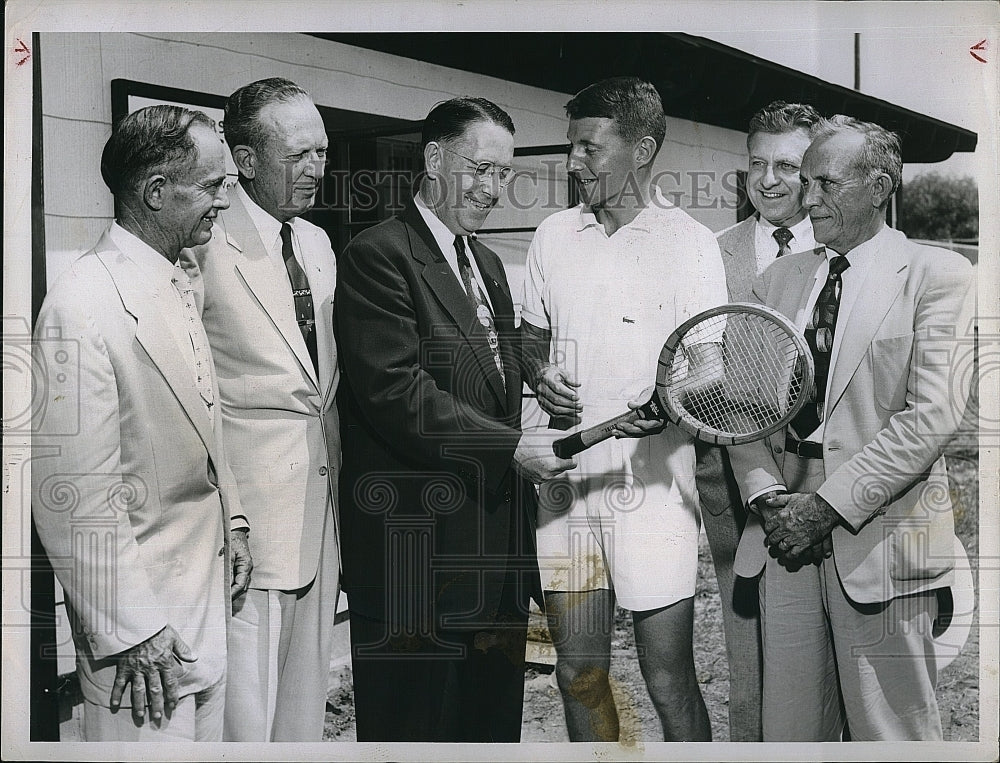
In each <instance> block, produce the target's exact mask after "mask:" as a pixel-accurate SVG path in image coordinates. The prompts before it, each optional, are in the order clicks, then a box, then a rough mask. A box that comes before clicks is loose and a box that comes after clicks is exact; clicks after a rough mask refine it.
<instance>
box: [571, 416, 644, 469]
mask: <svg viewBox="0 0 1000 763" xmlns="http://www.w3.org/2000/svg"><path fill="white" fill-rule="evenodd" d="M644 418H646V416H644V415H643V412H642V410H641V409H639V410H634V411H629V412H628V413H623V414H622V415H621V416H615V417H614V418H613V419H608V420H607V421H605V422H603V423H601V424H597V425H595V426H592V427H590V428H589V429H583V430H581V431H579V432H577V433H576V434H571V435H570V436H569V437H562V438H560V439H558V440H556V441H555V442H554V443H552V452H553V453H555V454H556V455H557V456H559V458H572V457H573V456H575V455H576V454H577V453H580V452H581V451H584V450H586V449H587V448H589V447H590V446H591V445H596V444H597V443H599V442H603V441H604V440H607V439H608V438H609V437H611V435H613V434H614V431H615V427H616V426H617V425H618V424H621V423H623V422H626V421H628V422H632V421H638V420H639V419H644Z"/></svg>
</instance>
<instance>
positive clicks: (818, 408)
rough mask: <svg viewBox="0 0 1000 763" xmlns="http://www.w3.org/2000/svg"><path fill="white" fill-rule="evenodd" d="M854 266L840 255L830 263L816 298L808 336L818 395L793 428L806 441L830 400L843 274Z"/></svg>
mask: <svg viewBox="0 0 1000 763" xmlns="http://www.w3.org/2000/svg"><path fill="white" fill-rule="evenodd" d="M850 266H851V263H850V262H848V261H847V258H846V257H842V256H840V255H836V256H834V257H833V258H831V260H830V274H829V275H828V276H827V278H826V283H824V284H823V288H822V289H821V290H820V293H819V297H817V298H816V306H815V307H814V308H813V311H812V316H811V317H810V318H809V324H808V325H807V326H806V330H805V332H804V333H805V337H806V342H808V343H809V349H810V350H812V356H813V361H814V362H815V364H816V377H815V381H816V383H815V385H814V386H815V396H814V398H813V401H812V402H809V403H806V404H805V405H804V406H803V407H802V410H801V411H799V412H798V414H797V415H796V416H795V418H794V419H793V420H792V429H794V430H795V434H796V435H797V436H798V437H799V439H805V438H806V437H808V436H809V435H810V434H812V432H813V431H815V429H816V427H818V426H819V423H820V422H821V421H822V420H823V413H824V412H823V406H824V403H825V401H826V383H827V378H828V377H829V375H830V352H831V351H832V350H833V332H834V330H835V329H836V327H837V312H838V310H839V309H840V286H841V274H842V273H843V272H844V271H845V270H847V269H848V268H849V267H850Z"/></svg>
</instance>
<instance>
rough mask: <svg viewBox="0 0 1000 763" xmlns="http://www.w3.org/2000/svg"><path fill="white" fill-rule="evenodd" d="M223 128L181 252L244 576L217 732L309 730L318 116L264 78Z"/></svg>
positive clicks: (323, 579) (316, 654)
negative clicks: (219, 161) (243, 526)
mask: <svg viewBox="0 0 1000 763" xmlns="http://www.w3.org/2000/svg"><path fill="white" fill-rule="evenodd" d="M224 126H225V133H226V140H227V142H228V144H229V149H230V151H231V152H232V156H233V162H234V163H235V164H236V168H237V170H238V171H239V183H238V185H237V186H236V187H235V188H234V189H233V192H232V194H231V199H232V206H231V207H230V208H229V210H228V211H227V212H226V213H225V214H224V215H220V216H219V219H218V221H217V224H216V227H215V232H214V234H213V238H212V241H211V243H210V244H208V245H207V246H202V247H199V248H197V249H195V250H193V251H192V252H190V253H189V254H190V256H189V257H186V263H185V264H186V267H188V269H189V272H190V273H191V274H192V278H193V279H194V280H195V281H196V283H199V284H200V285H201V286H202V287H203V289H204V313H203V319H204V322H205V328H206V330H207V331H208V337H209V341H210V342H211V344H212V352H213V354H214V355H215V360H216V365H217V368H218V373H219V390H220V393H221V398H222V399H221V403H222V405H221V408H222V421H223V433H224V436H225V439H226V446H227V448H228V452H229V454H230V463H231V464H232V467H233V472H234V473H235V475H236V479H237V484H238V487H239V491H240V498H241V500H242V503H243V506H244V510H245V511H246V513H247V516H248V517H249V518H250V523H251V525H252V527H253V530H252V533H251V535H250V538H249V542H250V547H251V549H253V552H254V556H255V562H256V569H255V571H254V573H255V574H254V583H253V588H251V589H250V590H249V591H248V592H247V593H246V595H244V596H242V597H240V598H239V599H237V600H235V601H234V602H233V624H232V627H231V632H230V641H229V647H230V649H229V653H230V658H229V685H228V691H227V696H226V739H227V740H231V741H248V742H249V741H272V740H273V741H290V742H307V741H319V740H320V739H322V735H323V718H324V714H325V711H326V691H327V681H328V679H329V674H330V654H331V652H332V649H333V620H334V616H335V613H336V607H337V596H338V593H339V554H338V550H337V529H336V507H335V496H336V490H337V473H338V471H339V467H340V440H339V437H340V434H339V431H338V423H337V418H336V417H337V410H336V407H335V406H334V402H333V401H334V395H335V394H336V391H337V383H338V380H339V375H338V372H337V350H336V344H335V343H334V338H333V324H332V320H333V319H332V314H333V291H334V285H335V279H336V260H335V259H334V255H333V250H332V249H331V248H330V239H329V238H328V237H327V235H326V233H325V232H324V231H323V230H321V229H320V228H317V227H316V226H315V225H312V224H311V223H309V222H307V221H306V220H303V219H302V217H301V215H302V214H303V213H305V212H307V211H308V210H309V209H310V208H311V207H312V205H313V203H314V201H315V199H316V193H317V191H318V189H319V183H320V180H321V179H322V177H323V169H324V165H325V162H326V147H327V137H326V128H325V127H324V125H323V120H322V118H321V117H320V114H319V111H318V110H317V108H316V106H315V105H314V104H313V101H312V98H311V97H310V96H309V94H308V93H306V91H305V90H303V89H302V88H301V87H299V86H298V85H296V84H295V83H294V82H291V81H289V80H287V79H282V78H278V77H273V78H270V79H265V80H260V81H258V82H253V83H251V84H249V85H246V86H244V87H241V88H240V89H239V90H237V91H236V92H234V93H233V94H232V95H231V96H230V97H229V99H228V100H227V102H226V111H225V121H224Z"/></svg>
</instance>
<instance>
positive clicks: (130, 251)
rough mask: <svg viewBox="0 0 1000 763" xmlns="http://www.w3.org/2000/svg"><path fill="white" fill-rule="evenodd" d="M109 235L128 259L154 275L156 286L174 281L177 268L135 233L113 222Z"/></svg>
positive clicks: (153, 279)
mask: <svg viewBox="0 0 1000 763" xmlns="http://www.w3.org/2000/svg"><path fill="white" fill-rule="evenodd" d="M108 235H109V236H110V237H111V240H112V241H113V242H114V243H115V246H117V247H118V248H119V249H120V250H121V251H122V253H123V254H124V255H125V256H126V257H128V258H129V259H130V260H132V262H134V263H135V264H136V265H138V266H139V267H140V268H142V269H143V270H144V271H146V272H148V273H150V274H151V275H152V279H151V280H152V281H153V283H154V285H156V286H160V285H162V284H165V283H170V282H171V281H172V280H173V277H174V273H175V272H176V266H175V265H174V264H173V263H172V262H171V261H170V260H168V259H167V258H166V257H164V256H163V255H162V254H160V253H159V252H158V251H156V250H155V249H153V247H151V246H150V245H149V244H147V243H146V242H145V241H143V240H142V239H141V238H139V237H138V236H136V235H135V234H134V233H131V232H130V231H127V230H125V229H124V228H123V227H122V226H120V225H119V224H118V223H117V222H113V223H111V228H110V229H109V230H108Z"/></svg>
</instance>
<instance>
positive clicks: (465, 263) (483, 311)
mask: <svg viewBox="0 0 1000 763" xmlns="http://www.w3.org/2000/svg"><path fill="white" fill-rule="evenodd" d="M455 253H456V254H458V272H459V273H460V274H461V276H462V283H463V284H464V285H465V293H466V295H467V296H468V297H469V304H470V305H472V309H473V310H475V311H476V318H478V319H479V323H480V324H481V325H482V327H483V328H484V329H486V340H487V341H488V342H489V344H490V349H491V350H492V351H493V362H494V363H496V366H497V371H499V372H500V381H501V382H502V383H503V388H504V389H505V390H506V389H507V380H506V379H505V378H504V375H503V359H502V358H501V357H500V337H499V335H498V334H497V327H496V323H494V321H493V311H492V310H490V306H489V304H487V302H486V298H485V297H484V296H483V293H482V292H481V291H480V290H479V286H478V284H477V283H476V282H475V280H474V279H473V277H472V263H470V262H469V256H468V255H467V254H466V253H465V241H464V240H463V239H462V237H461V236H455Z"/></svg>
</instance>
